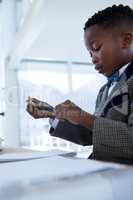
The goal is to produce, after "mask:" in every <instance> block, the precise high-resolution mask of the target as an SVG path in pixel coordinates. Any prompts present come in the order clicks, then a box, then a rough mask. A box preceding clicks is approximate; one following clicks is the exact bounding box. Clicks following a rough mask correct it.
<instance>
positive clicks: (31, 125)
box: [18, 61, 105, 151]
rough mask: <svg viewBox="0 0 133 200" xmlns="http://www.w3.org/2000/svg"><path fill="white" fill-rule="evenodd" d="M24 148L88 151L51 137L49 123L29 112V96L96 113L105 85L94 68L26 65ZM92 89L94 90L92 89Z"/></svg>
mask: <svg viewBox="0 0 133 200" xmlns="http://www.w3.org/2000/svg"><path fill="white" fill-rule="evenodd" d="M18 80H19V92H20V95H19V96H20V131H21V144H22V146H28V147H31V148H36V149H40V150H41V149H42V150H44V149H51V148H58V149H64V150H77V151H78V150H80V149H83V148H85V147H82V146H79V145H76V144H73V143H71V142H67V141H65V140H62V139H59V138H54V137H52V136H50V135H49V128H50V125H49V120H48V119H36V120H35V119H33V118H32V117H31V116H30V115H29V114H28V113H27V112H26V111H25V108H26V99H27V97H28V96H31V97H36V98H38V99H40V100H43V101H46V102H48V103H49V104H51V105H53V106H55V105H57V104H59V103H61V102H63V101H65V100H66V99H71V100H72V101H73V102H75V103H76V104H78V105H79V106H81V107H82V108H83V109H84V110H86V111H89V112H91V113H93V112H94V107H95V100H96V95H97V93H98V90H99V88H100V85H102V84H103V82H104V81H105V80H104V78H103V77H102V76H99V75H97V73H96V72H95V71H94V69H93V67H92V65H91V66H88V65H85V64H72V65H70V64H67V63H65V62H49V61H44V62H40V61H36V62H35V61H25V62H23V64H22V67H21V68H20V69H19V71H18ZM92 86H93V87H92Z"/></svg>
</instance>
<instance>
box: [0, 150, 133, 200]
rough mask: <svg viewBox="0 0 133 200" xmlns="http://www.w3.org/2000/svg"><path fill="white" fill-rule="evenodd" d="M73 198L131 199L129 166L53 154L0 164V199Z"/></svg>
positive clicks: (132, 172)
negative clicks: (35, 158)
mask: <svg viewBox="0 0 133 200" xmlns="http://www.w3.org/2000/svg"><path fill="white" fill-rule="evenodd" d="M9 152H10V153H11V152H12V153H15V152H17V153H26V152H33V151H32V150H27V149H12V148H6V149H4V151H3V153H5V154H6V153H9ZM102 166H104V168H103V169H102ZM74 199H76V200H89V199H90V200H125V199H126V200H132V199H133V167H132V166H125V165H113V164H110V167H109V163H106V162H105V163H104V162H97V161H93V160H84V159H73V158H69V157H66V158H65V157H62V156H56V155H54V156H51V157H47V158H41V159H37V160H29V161H21V162H9V163H1V164H0V200H74Z"/></svg>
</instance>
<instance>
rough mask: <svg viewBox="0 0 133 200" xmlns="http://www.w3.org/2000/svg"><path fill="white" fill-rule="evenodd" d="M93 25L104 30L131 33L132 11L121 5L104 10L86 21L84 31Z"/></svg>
mask: <svg viewBox="0 0 133 200" xmlns="http://www.w3.org/2000/svg"><path fill="white" fill-rule="evenodd" d="M93 25H99V26H101V27H103V28H105V29H114V28H115V29H117V30H119V31H131V30H132V31H133V9H131V8H130V7H129V6H124V5H121V4H120V5H113V6H112V7H108V8H105V9H104V10H101V11H98V12H97V13H95V14H94V15H93V16H92V17H91V18H89V19H88V20H87V22H86V23H85V26H84V31H86V30H87V29H88V28H89V27H91V26H93Z"/></svg>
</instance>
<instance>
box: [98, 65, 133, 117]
mask: <svg viewBox="0 0 133 200" xmlns="http://www.w3.org/2000/svg"><path fill="white" fill-rule="evenodd" d="M132 75H133V62H131V63H130V64H129V65H128V66H127V68H126V70H125V72H123V74H122V75H121V76H120V80H119V82H117V83H116V85H115V86H114V88H113V89H112V91H111V93H110V94H109V96H107V93H108V89H107V87H105V89H104V91H103V94H102V99H101V102H100V104H99V105H98V108H97V109H96V111H95V115H96V116H104V114H105V113H106V112H107V110H108V109H109V108H111V107H113V106H114V105H117V104H120V103H122V102H121V101H122V96H123V95H128V87H127V80H128V79H129V78H130V77H131V76H132ZM113 100H114V103H111V102H112V101H113ZM115 102H116V103H115Z"/></svg>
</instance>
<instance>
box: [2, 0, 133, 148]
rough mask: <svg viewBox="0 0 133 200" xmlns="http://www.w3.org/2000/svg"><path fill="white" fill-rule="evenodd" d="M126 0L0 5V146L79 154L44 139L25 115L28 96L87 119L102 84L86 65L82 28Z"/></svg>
mask: <svg viewBox="0 0 133 200" xmlns="http://www.w3.org/2000/svg"><path fill="white" fill-rule="evenodd" d="M120 3H122V4H125V5H130V6H131V7H133V1H132V0H126V1H124V0H121V1H120V0H112V1H107V0H101V1H97V0H93V1H91V0H78V1H77V0H71V1H70V0H67V1H65V0H1V1H0V114H1V115H0V137H2V138H3V139H4V143H3V145H4V146H10V147H20V146H21V147H27V148H31V149H38V150H47V149H53V148H57V149H62V150H67V151H72V150H74V151H80V150H84V149H86V148H91V147H82V146H79V145H75V144H73V143H70V142H67V141H65V140H62V139H59V138H54V137H51V136H50V135H49V128H50V126H49V121H48V120H47V119H37V120H35V119H33V118H32V117H31V116H30V115H29V114H28V113H26V111H25V108H26V99H27V97H28V96H31V97H35V98H39V99H40V100H42V101H46V102H48V103H49V104H51V105H53V106H55V105H57V104H58V103H61V102H63V101H65V100H66V99H70V100H72V101H73V102H74V103H76V104H77V105H79V106H80V107H82V108H83V109H84V110H86V111H88V112H90V113H93V112H94V108H95V101H96V96H97V93H98V90H99V89H100V87H101V86H102V85H103V84H104V83H105V82H106V79H105V77H103V76H102V75H99V74H98V73H97V72H96V71H95V70H94V66H93V64H92V63H91V58H90V56H89V53H88V52H87V50H86V49H85V46H84V38H83V34H84V32H83V27H84V24H85V22H86V21H87V19H88V18H89V17H90V16H91V15H92V14H94V13H95V12H97V11H98V10H100V9H104V8H105V7H107V6H111V5H113V4H120Z"/></svg>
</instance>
